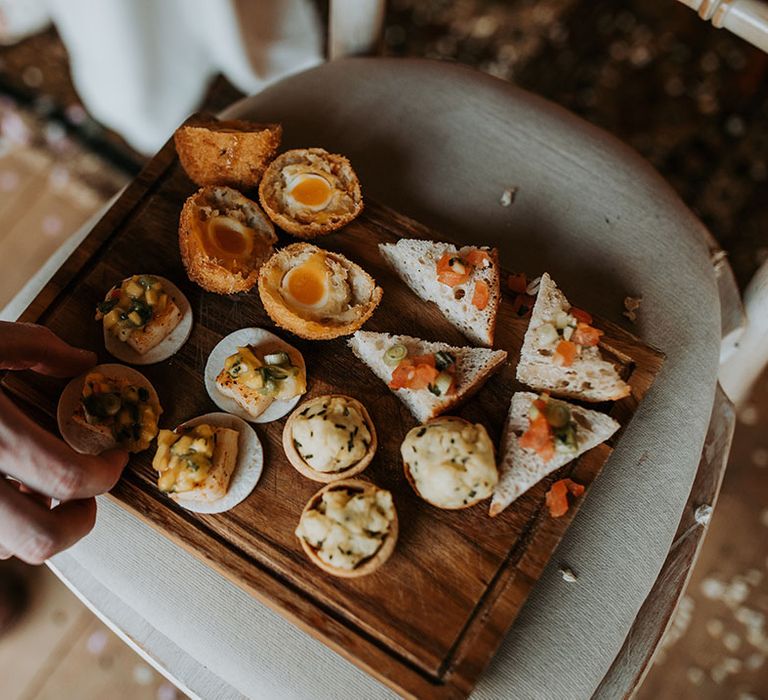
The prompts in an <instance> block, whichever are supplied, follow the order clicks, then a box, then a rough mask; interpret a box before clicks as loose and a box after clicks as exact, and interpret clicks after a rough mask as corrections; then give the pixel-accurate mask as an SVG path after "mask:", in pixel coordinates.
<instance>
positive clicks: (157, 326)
mask: <svg viewBox="0 0 768 700" xmlns="http://www.w3.org/2000/svg"><path fill="white" fill-rule="evenodd" d="M180 321H181V311H180V310H179V307H178V306H176V304H175V303H174V302H173V299H171V298H170V297H169V298H168V302H167V303H166V305H165V308H164V309H163V310H162V311H161V312H160V313H159V314H154V315H153V316H152V318H151V319H150V320H149V321H148V322H147V323H146V324H145V325H144V326H143V327H142V328H140V329H137V330H135V331H134V332H133V333H131V334H130V335H129V336H128V340H127V341H126V342H127V343H128V345H130V346H131V347H132V348H133V349H134V350H135V351H136V352H137V353H139V354H140V355H145V354H146V353H148V352H149V351H150V350H151V349H152V348H154V347H156V346H157V345H159V344H160V343H161V342H162V341H163V340H165V338H167V337H168V336H169V335H170V334H171V331H172V330H173V329H174V328H176V326H178V325H179V322H180Z"/></svg>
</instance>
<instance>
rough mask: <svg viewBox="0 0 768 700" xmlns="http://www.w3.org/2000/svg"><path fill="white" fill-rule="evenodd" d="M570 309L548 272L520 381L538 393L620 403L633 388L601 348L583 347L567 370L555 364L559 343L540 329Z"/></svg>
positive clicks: (523, 355)
mask: <svg viewBox="0 0 768 700" xmlns="http://www.w3.org/2000/svg"><path fill="white" fill-rule="evenodd" d="M570 309H571V305H570V304H569V303H568V300H567V299H566V298H565V295H564V294H563V293H562V292H561V291H560V290H559V289H558V288H557V285H556V284H555V283H554V281H553V280H552V278H551V277H550V276H549V275H548V274H547V273H546V272H545V273H544V274H543V275H542V276H541V284H540V285H539V292H538V294H537V296H536V303H535V304H534V306H533V311H532V312H531V321H530V324H529V325H528V330H527V331H526V333H525V338H524V339H523V347H522V350H521V351H520V362H519V363H518V365H517V379H518V380H519V381H521V382H522V383H523V384H527V385H528V386H530V387H533V388H534V389H536V390H538V391H549V392H551V393H552V394H555V395H557V396H566V397H570V398H574V399H581V400H582V401H616V400H618V399H621V398H624V397H625V396H628V395H629V393H630V391H631V389H630V387H629V385H628V384H627V383H626V382H624V381H623V380H622V379H621V377H620V376H619V373H618V372H617V370H616V367H615V366H614V365H613V364H612V363H611V362H609V361H608V360H606V359H605V358H603V356H602V354H601V352H600V349H599V348H598V347H597V346H593V347H582V348H581V349H580V351H579V354H578V356H577V357H576V359H575V360H574V361H573V363H572V364H571V365H569V366H567V367H566V366H563V365H562V364H558V363H557V362H556V361H555V358H554V354H555V353H554V346H555V345H556V344H557V343H556V342H555V343H554V344H553V343H552V342H545V341H544V340H543V334H542V333H541V332H540V331H539V329H540V328H541V327H542V326H545V325H547V324H554V322H555V321H554V319H555V318H556V316H557V314H558V313H560V312H566V313H567V312H568V311H570Z"/></svg>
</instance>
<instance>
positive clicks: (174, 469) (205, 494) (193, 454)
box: [152, 413, 264, 513]
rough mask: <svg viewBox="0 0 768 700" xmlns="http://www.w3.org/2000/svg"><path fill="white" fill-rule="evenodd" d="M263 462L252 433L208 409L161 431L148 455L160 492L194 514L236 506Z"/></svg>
mask: <svg viewBox="0 0 768 700" xmlns="http://www.w3.org/2000/svg"><path fill="white" fill-rule="evenodd" d="M263 466H264V453H263V450H262V447H261V442H260V441H259V438H258V436H257V435H256V432H255V431H254V430H253V428H252V427H251V426H250V425H248V424H247V423H246V422H245V421H243V420H242V419H240V418H238V417H237V416H231V415H229V414H227V413H208V414H206V415H204V416H198V417H197V418H193V419H191V420H188V421H187V422H186V423H183V424H182V425H180V426H179V427H178V428H176V429H175V430H161V431H160V433H159V435H158V436H157V452H156V453H155V457H154V459H153V460H152V467H153V469H155V471H156V472H157V473H158V481H157V486H158V488H159V489H160V491H162V492H163V493H165V494H167V495H168V496H169V498H171V499H172V500H174V501H175V502H176V503H178V504H179V505H180V506H182V507H183V508H186V509H187V510H192V511H195V512H196V513H223V512H224V511H227V510H229V509H230V508H233V507H234V506H236V505H237V504H238V503H240V502H241V501H242V500H243V499H245V498H246V497H247V496H248V495H249V494H250V493H251V491H253V489H254V488H255V487H256V484H257V483H258V481H259V478H260V477H261V472H262V468H263Z"/></svg>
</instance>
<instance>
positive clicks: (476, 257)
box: [467, 249, 491, 269]
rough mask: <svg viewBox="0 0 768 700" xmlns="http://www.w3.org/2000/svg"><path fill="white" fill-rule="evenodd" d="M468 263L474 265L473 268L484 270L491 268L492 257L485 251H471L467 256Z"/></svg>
mask: <svg viewBox="0 0 768 700" xmlns="http://www.w3.org/2000/svg"><path fill="white" fill-rule="evenodd" d="M467 262H468V263H469V264H470V265H472V267H479V268H480V269H482V268H484V267H490V265H491V256H490V255H488V253H486V252H485V251H484V250H477V249H475V250H470V251H469V253H468V254H467Z"/></svg>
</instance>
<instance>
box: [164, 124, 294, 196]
mask: <svg viewBox="0 0 768 700" xmlns="http://www.w3.org/2000/svg"><path fill="white" fill-rule="evenodd" d="M282 135H283V129H282V127H281V126H280V124H256V123H254V122H247V121H241V120H229V121H219V120H218V119H216V118H215V117H210V116H199V117H195V118H193V119H190V120H189V121H187V123H186V124H183V125H182V126H180V127H179V128H178V129H176V133H175V134H174V135H173V140H174V142H175V143H176V152H177V153H178V154H179V161H181V165H182V167H183V168H184V171H185V172H186V173H187V175H188V176H189V179H190V180H192V182H194V183H195V184H196V185H198V186H199V187H205V186H207V185H228V186H229V187H234V188H236V189H238V190H248V189H253V188H256V187H258V185H259V181H260V180H261V177H262V175H263V174H264V171H265V170H266V169H267V166H268V165H269V163H270V162H271V161H272V159H273V158H274V157H275V153H277V148H278V146H279V145H280V139H281V138H282Z"/></svg>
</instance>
